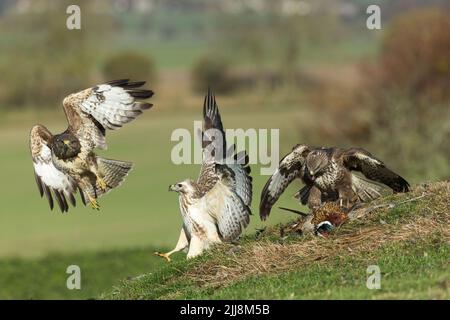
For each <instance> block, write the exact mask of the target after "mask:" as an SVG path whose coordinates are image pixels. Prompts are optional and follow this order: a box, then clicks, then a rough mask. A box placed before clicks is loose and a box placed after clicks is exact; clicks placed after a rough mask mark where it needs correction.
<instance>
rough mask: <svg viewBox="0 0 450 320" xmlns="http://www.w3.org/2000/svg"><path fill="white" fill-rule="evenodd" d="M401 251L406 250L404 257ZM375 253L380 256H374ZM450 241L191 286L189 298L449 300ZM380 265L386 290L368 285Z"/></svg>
mask: <svg viewBox="0 0 450 320" xmlns="http://www.w3.org/2000/svg"><path fill="white" fill-rule="evenodd" d="M399 252H401V254H400V255H399ZM373 256H376V258H374V257H373ZM449 259H450V250H449V248H448V245H445V244H443V243H442V242H440V241H439V240H438V241H436V242H434V241H433V239H432V238H431V239H427V240H426V241H422V242H419V243H417V242H416V243H414V242H411V243H407V244H400V245H390V246H386V247H385V248H383V249H381V250H378V251H376V252H371V253H370V254H362V255H360V256H358V257H353V256H344V257H336V258H334V259H333V260H332V261H330V262H328V263H327V264H326V265H321V264H316V263H315V264H313V265H311V266H310V267H308V268H304V269H301V270H296V271H292V272H287V273H284V274H279V275H269V276H267V275H264V276H252V277H250V278H248V279H245V280H243V281H239V282H237V283H234V284H232V285H230V286H226V287H224V288H221V289H219V290H213V289H209V290H201V291H196V290H191V291H189V292H188V294H185V295H182V296H180V297H179V298H180V299H183V298H189V299H219V300H223V299H385V298H388V299H391V298H394V299H395V298H397V299H403V298H407V299H430V298H441V299H442V298H449V297H450V295H449V292H448V291H446V290H445V286H446V285H448V284H447V283H446V281H448V279H449V278H450V271H449V269H448V265H447V262H448V260H449ZM369 265H378V266H379V267H380V270H381V271H382V273H381V274H382V275H381V279H382V280H381V289H380V290H369V289H367V287H366V279H367V275H366V270H367V267H368V266H369Z"/></svg>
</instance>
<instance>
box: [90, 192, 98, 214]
mask: <svg viewBox="0 0 450 320" xmlns="http://www.w3.org/2000/svg"><path fill="white" fill-rule="evenodd" d="M88 198H89V204H90V205H91V208H92V209H95V210H100V206H99V204H98V202H97V199H95V198H92V197H91V196H90V195H88Z"/></svg>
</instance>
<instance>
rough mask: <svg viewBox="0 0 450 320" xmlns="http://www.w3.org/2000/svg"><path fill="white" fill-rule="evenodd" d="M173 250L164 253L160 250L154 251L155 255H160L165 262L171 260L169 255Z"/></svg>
mask: <svg viewBox="0 0 450 320" xmlns="http://www.w3.org/2000/svg"><path fill="white" fill-rule="evenodd" d="M173 252H174V251H173V250H172V251H170V252H166V253H162V252H158V251H156V252H155V255H157V256H159V257H161V258H164V259H166V260H167V262H171V261H172V260H171V259H170V255H171V254H172V253H173Z"/></svg>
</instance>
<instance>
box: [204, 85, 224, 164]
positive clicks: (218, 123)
mask: <svg viewBox="0 0 450 320" xmlns="http://www.w3.org/2000/svg"><path fill="white" fill-rule="evenodd" d="M208 131H209V132H210V134H208ZM217 134H220V135H221V137H222V144H221V145H218V144H215V145H214V149H215V150H218V151H217V152H219V150H220V149H218V148H221V150H220V151H221V152H220V154H222V156H225V154H224V153H225V151H226V141H225V131H224V130H223V124H222V119H221V117H220V112H219V107H218V106H217V103H216V97H215V95H214V93H213V92H212V90H211V88H208V93H207V94H206V96H205V101H204V103H203V135H202V147H203V149H205V148H206V147H207V146H208V145H209V144H211V143H212V142H213V141H214V139H213V136H214V138H215V137H216V136H217Z"/></svg>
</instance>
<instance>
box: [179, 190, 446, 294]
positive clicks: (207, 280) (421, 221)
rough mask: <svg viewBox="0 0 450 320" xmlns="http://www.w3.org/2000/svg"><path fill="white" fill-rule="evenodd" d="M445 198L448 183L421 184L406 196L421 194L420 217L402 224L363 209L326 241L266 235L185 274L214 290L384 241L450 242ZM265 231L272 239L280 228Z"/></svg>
mask: <svg viewBox="0 0 450 320" xmlns="http://www.w3.org/2000/svg"><path fill="white" fill-rule="evenodd" d="M449 194H450V183H448V182H442V183H437V184H435V185H432V186H427V185H420V186H418V187H416V188H415V189H414V190H413V192H411V193H410V194H409V195H408V198H414V197H417V196H424V197H423V198H421V199H423V200H422V201H421V202H420V205H419V206H420V207H418V208H415V211H417V212H418V213H419V214H418V215H414V216H413V217H411V218H410V219H408V220H407V221H404V223H401V224H400V225H397V224H394V225H390V224H382V223H380V222H379V219H380V218H379V216H380V215H386V214H388V213H389V210H390V208H389V207H385V208H379V209H376V210H374V211H366V212H367V213H369V212H370V213H369V214H370V216H367V215H366V214H363V215H359V214H358V215H357V216H358V219H357V220H356V221H353V222H350V223H349V224H348V225H344V226H342V227H341V228H340V229H339V230H338V231H337V232H335V233H334V235H332V236H331V237H330V238H327V239H323V238H320V237H308V238H306V239H302V241H294V242H292V243H289V242H288V243H283V242H274V241H273V240H272V239H271V237H270V236H267V235H266V236H265V237H264V238H263V239H261V240H259V241H257V242H256V243H252V244H251V245H245V244H244V245H242V246H240V247H238V248H236V247H233V246H232V245H229V246H228V248H220V249H219V250H217V251H216V252H214V256H215V259H212V260H210V261H207V262H206V263H204V264H203V265H202V268H201V269H195V270H190V271H189V272H187V274H186V276H187V277H188V278H189V279H191V280H192V281H194V282H196V283H198V284H199V285H208V286H214V287H217V286H224V285H227V284H228V283H230V282H235V281H238V280H240V279H243V278H245V277H247V276H249V275H255V274H263V273H276V272H285V271H289V270H293V269H299V268H304V267H307V266H308V265H309V264H310V263H311V262H313V261H320V262H321V263H326V261H327V259H329V258H331V257H335V256H337V255H340V254H346V255H357V254H359V253H361V252H367V251H374V250H376V249H377V248H379V247H381V246H383V245H385V244H387V243H389V244H392V243H393V242H399V241H406V240H413V239H418V238H425V237H428V236H429V235H430V234H435V233H439V234H442V235H443V237H444V239H445V240H446V241H450V228H449V223H450V199H449ZM404 200H405V199H404V198H403V197H402V196H394V197H392V198H390V199H389V203H392V204H395V203H396V202H400V201H404ZM379 203H380V202H378V204H379ZM405 203H406V202H405ZM374 205H376V204H374ZM361 210H364V209H361ZM268 232H269V233H272V234H273V235H274V236H276V234H277V232H278V230H277V229H272V230H270V231H268Z"/></svg>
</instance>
